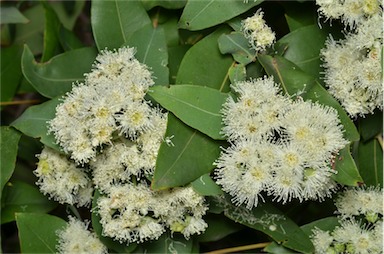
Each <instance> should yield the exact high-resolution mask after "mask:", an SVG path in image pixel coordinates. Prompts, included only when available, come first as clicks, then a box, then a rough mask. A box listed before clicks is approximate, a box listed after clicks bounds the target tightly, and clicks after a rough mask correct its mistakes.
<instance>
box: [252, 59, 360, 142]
mask: <svg viewBox="0 0 384 254" xmlns="http://www.w3.org/2000/svg"><path fill="white" fill-rule="evenodd" d="M258 60H259V62H260V63H261V65H262V66H263V67H264V69H265V70H266V72H267V73H268V75H272V76H273V77H274V79H275V82H277V83H280V85H281V87H282V89H283V91H284V92H285V93H287V94H290V95H295V94H298V95H299V96H301V97H302V98H303V99H304V100H311V101H313V102H316V101H318V102H319V103H320V104H324V105H327V106H331V107H333V108H335V109H336V110H337V112H338V114H339V118H340V121H341V123H342V125H343V126H344V130H345V132H344V137H345V138H346V139H348V140H350V141H357V140H359V138H360V135H359V133H358V131H357V129H356V126H355V124H354V123H353V121H352V120H351V119H350V118H349V116H348V114H347V113H346V112H345V111H344V109H343V108H342V107H341V106H340V104H339V103H338V102H337V101H336V100H335V99H334V98H333V97H332V95H330V94H329V93H328V92H327V91H326V89H325V88H324V87H322V86H321V85H320V83H319V82H318V81H317V80H316V79H315V77H313V76H311V75H309V74H307V73H306V72H303V71H302V70H301V69H300V68H299V67H297V66H296V65H295V64H294V63H292V62H290V61H288V60H287V59H285V58H283V57H280V56H274V57H272V56H268V55H258Z"/></svg>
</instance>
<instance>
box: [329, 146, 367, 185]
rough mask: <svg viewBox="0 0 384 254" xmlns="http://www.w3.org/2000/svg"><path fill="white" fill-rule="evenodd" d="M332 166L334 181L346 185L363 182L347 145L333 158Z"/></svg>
mask: <svg viewBox="0 0 384 254" xmlns="http://www.w3.org/2000/svg"><path fill="white" fill-rule="evenodd" d="M334 167H335V170H336V171H337V174H333V175H332V178H333V179H334V180H335V181H336V182H338V183H341V184H344V185H348V186H358V185H360V184H361V183H363V179H362V178H361V176H360V173H359V170H358V169H357V167H356V164H355V161H354V160H353V158H352V155H351V152H350V147H349V145H347V146H346V147H344V148H343V149H341V150H340V151H339V154H338V155H337V156H336V158H335V165H334Z"/></svg>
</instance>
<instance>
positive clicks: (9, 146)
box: [0, 126, 21, 200]
mask: <svg viewBox="0 0 384 254" xmlns="http://www.w3.org/2000/svg"><path fill="white" fill-rule="evenodd" d="M20 137H21V133H20V132H18V131H16V130H14V129H13V128H11V127H9V126H1V130H0V158H1V163H0V166H1V167H0V176H1V177H0V200H1V194H2V192H3V188H4V186H5V184H6V183H7V182H8V180H9V179H10V178H11V176H12V174H13V171H14V169H15V165H16V157H17V150H18V144H19V140H20Z"/></svg>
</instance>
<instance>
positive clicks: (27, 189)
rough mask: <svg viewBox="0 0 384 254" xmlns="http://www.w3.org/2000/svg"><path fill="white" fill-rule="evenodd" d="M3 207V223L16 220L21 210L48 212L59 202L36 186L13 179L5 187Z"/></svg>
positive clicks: (26, 211)
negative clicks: (51, 198)
mask: <svg viewBox="0 0 384 254" xmlns="http://www.w3.org/2000/svg"><path fill="white" fill-rule="evenodd" d="M4 193H5V194H4V197H3V200H2V208H1V223H2V224H3V223H7V222H10V221H13V220H15V214H16V213H19V212H23V213H29V212H36V213H46V212H49V211H51V210H53V209H54V208H55V207H56V206H57V203H55V202H53V201H50V200H48V198H47V197H45V196H44V195H43V194H42V193H41V192H40V191H39V189H38V188H37V187H36V186H33V185H30V184H27V183H24V182H20V181H13V182H10V183H8V184H7V186H6V187H5V188H4Z"/></svg>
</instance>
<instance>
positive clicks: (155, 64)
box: [125, 25, 169, 85]
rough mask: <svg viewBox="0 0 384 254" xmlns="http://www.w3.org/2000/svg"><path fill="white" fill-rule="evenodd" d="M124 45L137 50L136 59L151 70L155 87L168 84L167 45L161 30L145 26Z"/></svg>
mask: <svg viewBox="0 0 384 254" xmlns="http://www.w3.org/2000/svg"><path fill="white" fill-rule="evenodd" d="M125 45H127V46H130V47H135V48H136V49H137V53H136V58H137V59H138V60H139V61H140V62H142V63H144V64H146V65H147V66H148V67H150V68H151V71H152V72H153V76H154V77H155V78H154V81H155V83H156V85H166V84H168V83H169V69H168V66H167V65H168V51H167V43H166V40H165V34H164V30H163V29H162V28H153V27H152V26H151V25H148V26H145V27H143V28H141V29H139V30H137V31H136V32H135V33H134V34H133V36H132V37H131V38H129V39H128V40H127V42H126V43H125Z"/></svg>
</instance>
